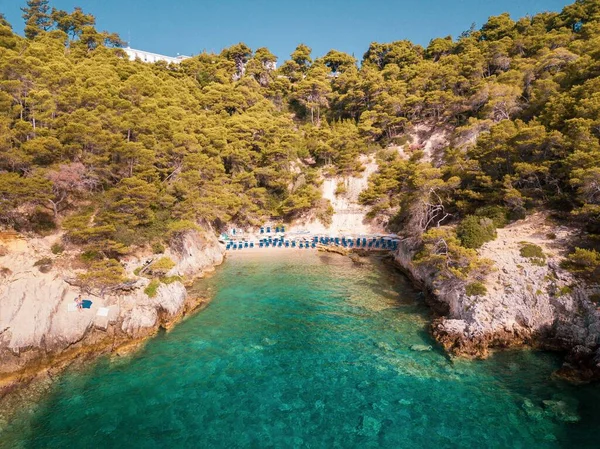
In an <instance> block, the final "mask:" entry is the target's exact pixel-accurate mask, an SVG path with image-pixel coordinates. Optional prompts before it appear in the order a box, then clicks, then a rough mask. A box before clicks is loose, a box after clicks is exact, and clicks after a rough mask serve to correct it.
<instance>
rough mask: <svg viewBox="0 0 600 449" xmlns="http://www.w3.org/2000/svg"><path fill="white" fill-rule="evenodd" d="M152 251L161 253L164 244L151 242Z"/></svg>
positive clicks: (163, 249)
mask: <svg viewBox="0 0 600 449" xmlns="http://www.w3.org/2000/svg"><path fill="white" fill-rule="evenodd" d="M152 252H153V253H154V254H162V253H164V252H165V246H164V245H163V244H162V243H160V242H154V243H152Z"/></svg>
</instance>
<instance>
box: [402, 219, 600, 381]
mask: <svg viewBox="0 0 600 449" xmlns="http://www.w3.org/2000/svg"><path fill="white" fill-rule="evenodd" d="M569 232H570V231H569V230H568V229H566V228H558V229H557V228H556V227H554V226H551V225H549V224H547V223H546V222H545V217H544V216H543V215H542V214H536V215H534V216H531V217H528V218H527V219H525V220H520V221H518V222H516V223H513V224H512V225H509V226H507V227H506V228H503V229H498V237H497V239H496V240H494V241H492V242H488V243H486V244H485V245H484V246H483V247H482V248H481V249H480V251H479V252H480V255H481V256H483V257H486V258H489V259H491V260H492V261H493V262H494V266H495V267H494V270H493V272H492V273H491V274H490V275H489V276H488V279H487V281H486V287H487V293H485V294H483V295H479V296H468V295H467V294H466V293H465V290H464V288H463V289H459V290H457V289H456V288H455V285H456V284H453V287H452V288H446V287H445V286H444V285H443V284H436V285H434V283H433V278H434V277H433V273H432V272H428V271H427V270H424V269H423V268H417V267H415V265H414V264H413V263H412V253H411V251H410V250H409V249H408V247H407V246H406V245H403V246H401V247H400V249H399V251H398V252H397V253H396V256H395V259H396V261H397V263H398V264H399V265H400V266H401V267H403V268H404V269H406V270H407V271H408V272H409V273H410V274H411V275H412V276H413V277H414V278H415V279H416V280H417V281H418V282H421V283H422V284H423V285H424V287H426V288H427V289H428V290H430V291H431V292H432V293H433V297H434V299H435V300H436V301H437V302H438V303H439V304H441V305H443V306H444V309H445V310H444V312H443V313H442V316H441V317H440V318H437V319H436V320H435V321H434V323H433V325H432V333H433V335H434V337H435V338H436V339H437V340H438V341H439V342H440V343H441V344H442V345H443V346H444V348H445V349H446V350H448V351H449V352H450V353H452V354H456V355H463V356H470V357H480V358H482V357H486V356H487V355H488V353H489V350H490V349H491V348H498V347H509V346H515V345H522V344H532V345H538V346H541V347H546V348H552V349H558V350H566V351H571V354H570V355H569V356H568V357H567V364H566V365H565V367H564V368H563V370H562V372H563V374H566V375H569V376H573V375H575V372H576V371H577V374H576V375H577V376H578V377H584V378H597V377H598V376H599V375H600V365H599V364H597V362H596V360H600V349H599V342H600V313H599V312H598V310H597V308H596V307H595V305H594V304H593V303H592V302H591V301H590V300H589V299H588V298H589V296H590V295H589V291H587V290H586V289H584V288H583V286H580V285H579V286H578V285H577V283H576V282H575V280H574V279H573V278H572V276H571V275H570V274H569V273H568V272H567V271H565V270H563V269H562V268H561V267H560V264H559V260H560V259H561V257H562V256H563V255H564V254H563V249H564V248H565V247H566V245H565V241H566V240H567V239H568V238H569ZM525 242H528V243H533V244H535V245H538V246H539V247H541V248H542V249H543V252H544V254H545V256H546V257H547V259H546V260H545V261H544V262H543V263H540V261H536V260H534V259H531V258H528V257H523V256H522V255H521V252H520V248H522V245H523V244H524V243H525ZM584 358H585V360H583V359H584ZM569 363H570V365H569ZM572 365H581V366H579V368H581V367H582V366H583V365H585V369H584V370H583V371H582V370H581V369H575V368H577V366H572ZM571 368H573V369H571Z"/></svg>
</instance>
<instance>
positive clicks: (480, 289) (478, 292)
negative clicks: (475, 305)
mask: <svg viewBox="0 0 600 449" xmlns="http://www.w3.org/2000/svg"><path fill="white" fill-rule="evenodd" d="M465 293H466V294H467V296H483V295H485V294H486V293H487V288H485V285H483V284H482V283H481V282H471V283H470V284H467V286H466V287H465Z"/></svg>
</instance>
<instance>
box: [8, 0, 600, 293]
mask: <svg viewBox="0 0 600 449" xmlns="http://www.w3.org/2000/svg"><path fill="white" fill-rule="evenodd" d="M599 11H600V5H599V2H598V0H577V1H575V3H573V4H572V5H569V6H566V7H565V8H564V9H563V11H561V12H560V13H554V12H547V13H541V14H538V15H535V16H528V17H524V18H521V19H517V20H515V19H513V18H511V17H510V16H509V15H508V14H502V15H499V16H496V17H490V18H489V20H488V22H487V23H485V24H484V25H483V26H482V27H481V28H480V29H479V30H477V29H475V28H474V27H472V28H471V29H470V30H468V31H465V32H464V33H462V34H461V35H460V37H459V38H458V39H456V40H454V39H452V38H451V37H442V38H437V39H433V40H432V41H431V42H430V43H429V45H428V46H427V47H426V48H424V47H421V46H419V45H415V44H413V43H411V42H408V41H396V42H390V43H378V42H373V43H372V44H371V45H370V46H369V48H368V50H367V52H366V53H365V54H364V55H363V57H362V61H360V64H358V62H359V61H357V60H356V59H355V58H354V57H353V56H351V55H348V54H345V53H342V52H339V51H335V50H332V51H330V52H328V53H327V54H326V55H324V56H322V57H315V56H313V55H312V54H311V49H310V48H308V47H307V46H306V45H303V44H300V45H298V47H297V48H296V50H295V51H294V52H293V53H292V55H291V56H290V58H289V59H288V60H287V61H284V62H283V63H281V64H280V67H279V68H278V69H275V68H274V64H273V63H274V62H275V61H276V57H275V56H274V55H273V54H271V53H270V52H269V50H268V49H266V48H258V49H256V50H254V51H253V50H252V49H250V48H249V47H247V46H246V45H245V44H243V43H239V44H236V45H233V46H232V47H230V48H227V49H225V50H223V51H222V52H221V53H219V54H215V53H206V52H204V53H201V54H199V55H197V56H195V57H193V58H190V59H187V60H185V61H183V62H182V63H181V64H179V65H167V64H165V63H162V62H161V63H156V64H145V63H142V62H141V61H134V62H131V61H129V60H128V58H127V57H126V55H125V54H124V53H123V52H122V50H120V49H119V47H120V46H121V45H122V44H123V42H122V41H121V40H120V39H119V37H118V36H117V35H114V34H109V33H106V32H98V31H97V30H96V28H95V19H94V17H93V16H91V15H89V14H88V13H85V12H83V11H82V10H81V9H80V8H76V9H75V10H74V11H72V12H67V11H61V10H57V9H54V8H51V7H50V5H49V3H48V1H46V0H28V1H27V2H26V4H25V5H24V19H25V22H26V28H25V35H26V37H25V38H22V37H20V36H18V35H16V34H15V33H14V32H13V31H12V29H11V27H10V25H9V24H8V23H7V22H6V20H4V19H2V20H0V222H2V223H3V225H6V226H10V227H12V228H14V229H16V230H20V231H32V232H37V233H42V234H43V233H47V232H50V231H52V230H53V229H55V228H56V227H57V226H61V227H62V228H63V230H64V231H65V232H66V234H65V237H64V239H65V242H66V243H70V244H76V245H79V246H80V247H81V248H82V251H83V252H84V260H86V261H87V263H89V264H102V267H104V268H101V267H100V266H98V267H100V268H99V269H100V271H101V272H103V273H104V275H103V276H104V277H105V278H106V279H105V280H106V281H107V284H113V283H114V282H116V280H117V279H120V275H119V274H118V273H116V272H113V271H112V270H113V269H114V268H115V267H116V265H115V264H118V263H119V262H118V261H119V260H120V259H121V258H122V257H124V256H125V255H127V254H130V253H131V252H132V251H134V250H135V248H136V247H146V248H147V247H148V246H150V247H151V248H152V249H153V251H154V252H155V253H162V251H159V250H160V249H162V245H163V244H166V243H169V244H175V245H177V244H179V245H180V244H181V243H182V237H183V236H184V235H185V233H186V232H188V231H192V230H194V229H198V226H197V224H198V223H201V224H202V226H201V227H202V228H209V227H211V228H212V229H214V230H216V231H221V230H223V229H224V228H225V227H226V226H228V225H230V224H231V225H235V226H255V225H258V224H261V223H263V222H264V221H265V220H267V219H270V220H276V221H287V220H290V219H294V218H297V217H308V216H311V215H312V216H316V217H318V218H319V219H320V220H322V221H323V222H325V223H329V222H330V221H331V213H332V209H331V205H330V204H329V202H328V201H327V200H324V199H323V198H322V196H321V189H320V183H321V181H322V175H324V174H325V175H338V176H350V175H353V174H357V173H360V172H361V170H363V167H362V166H361V164H360V156H361V155H364V154H373V155H376V157H377V159H378V161H379V163H380V169H379V170H378V172H377V173H375V174H374V175H373V176H372V177H371V178H370V180H369V184H368V188H367V189H366V190H365V191H364V192H363V193H362V194H361V196H360V201H361V203H362V204H364V205H366V206H368V207H369V208H370V213H369V217H371V218H374V219H376V220H377V221H378V222H383V223H387V225H388V228H389V229H390V230H392V231H397V232H399V233H401V234H402V236H403V237H404V238H405V239H406V241H407V242H409V243H410V244H411V245H412V246H413V247H414V249H415V250H416V251H417V252H418V253H419V256H418V257H417V259H418V262H419V263H426V264H433V265H435V264H436V263H437V262H435V261H436V260H437V259H439V258H440V257H442V258H445V259H448V260H450V261H451V262H450V264H449V266H444V267H442V270H441V272H442V274H441V276H442V277H448V276H449V274H451V270H450V268H449V267H452V269H454V270H458V271H457V272H456V273H454V275H456V276H458V277H459V278H461V279H462V278H464V277H465V276H466V277H467V278H469V276H471V274H468V275H467V274H466V273H465V270H466V271H469V272H472V271H473V270H474V271H477V270H476V269H474V268H473V267H471V268H468V267H469V266H470V265H472V264H475V265H477V264H478V262H474V260H476V256H474V255H473V254H471V253H465V252H464V250H465V249H468V248H465V247H464V246H462V245H465V246H467V247H470V248H476V247H478V246H480V245H481V244H482V243H483V242H485V241H487V240H489V239H491V238H493V235H494V229H495V228H497V227H501V226H504V225H505V224H506V223H507V221H508V220H515V219H518V218H522V217H524V216H525V215H526V214H527V213H528V211H531V210H537V209H549V210H552V211H553V213H554V215H555V216H556V217H557V219H558V220H563V221H568V222H569V223H570V224H572V225H575V226H578V227H579V228H580V229H581V230H582V231H583V232H582V235H585V236H587V237H586V239H585V241H584V242H582V245H583V246H585V247H589V251H597V250H598V249H600V248H598V244H599V243H598V242H600V238H598V235H600V193H599V190H598V185H599V184H600V169H599V168H598V167H600V131H599V130H600V121H599V120H600V119H599V117H600V114H599V111H600V96H599V92H600V83H599V81H598V79H599V78H598V74H599V71H598V59H599V58H600V54H599V52H598V49H599V48H600V15H599ZM415 126H420V127H421V128H420V129H432V130H433V129H440V130H447V132H448V136H447V137H448V141H449V142H451V143H450V145H449V146H447V147H446V148H444V149H443V150H442V151H440V152H439V154H436V155H432V154H425V148H424V147H422V146H420V145H418V144H416V143H415V142H416V140H414V138H413V135H414V134H415ZM390 145H404V147H403V148H404V149H403V151H402V152H399V151H397V150H396V149H395V148H393V147H390ZM401 153H402V154H401ZM425 156H427V157H425ZM336 190H339V189H336ZM337 193H338V194H342V191H341V190H339V191H338V192H337ZM490 222H491V224H490ZM454 224H457V225H458V230H457V232H458V237H457V236H456V235H452V236H451V235H450V234H452V233H451V231H448V230H446V229H445V228H444V226H445V225H454ZM436 233H437V234H436ZM440 233H441V234H444V235H445V237H444V238H441V237H440V235H439V234H440ZM440 238H441V240H443V241H444V242H446V243H450V247H451V249H448V250H445V251H446V252H445V253H444V254H442V252H441V251H442V250H441V249H440V247H438V243H440ZM433 242H437V243H433ZM428 251H433V252H431V253H428ZM592 254H594V253H592ZM589 257H590V256H589V254H588V255H587V256H585V257H584V255H583V254H582V253H577V254H576V255H574V256H573V260H570V262H569V263H571V266H572V267H573V269H575V270H579V272H581V273H585V275H586V276H588V277H590V276H591V274H590V273H592V274H593V273H597V271H596V268H594V267H595V265H594V264H595V262H593V261H589V260H588V261H587V262H586V260H587V259H589ZM534 259H535V261H536V263H537V262H540V261H543V260H542V258H540V257H535V258H534ZM580 259H585V260H580ZM590 264H591V265H590ZM588 265H589V266H590V267H591V268H583V267H587V266H588ZM106 270H108V272H107V271H106ZM109 272H110V273H111V274H109ZM100 277H102V276H100ZM463 280H464V279H463ZM89 281H90V282H92V283H93V284H94V283H99V284H102V282H100V281H99V280H98V279H96V278H93V277H91V278H90V279H89Z"/></svg>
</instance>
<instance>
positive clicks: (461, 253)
mask: <svg viewBox="0 0 600 449" xmlns="http://www.w3.org/2000/svg"><path fill="white" fill-rule="evenodd" d="M414 260H415V264H416V265H417V266H418V267H423V268H426V269H429V270H430V271H431V272H432V273H433V276H434V277H435V282H436V283H437V284H438V285H442V284H444V285H449V286H451V287H452V284H454V283H458V284H459V286H464V285H465V284H468V283H472V282H481V281H482V280H483V279H485V276H486V275H487V274H488V273H489V271H490V269H491V261H489V260H486V259H480V258H479V257H477V253H476V252H475V250H473V249H469V248H465V247H464V246H461V244H460V241H459V239H458V237H457V236H456V234H455V233H454V231H453V230H452V229H450V228H447V227H440V228H432V229H430V230H429V231H427V232H426V233H425V234H424V235H423V247H422V249H421V250H420V251H419V252H418V253H417V255H416V256H415V259H414Z"/></svg>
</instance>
